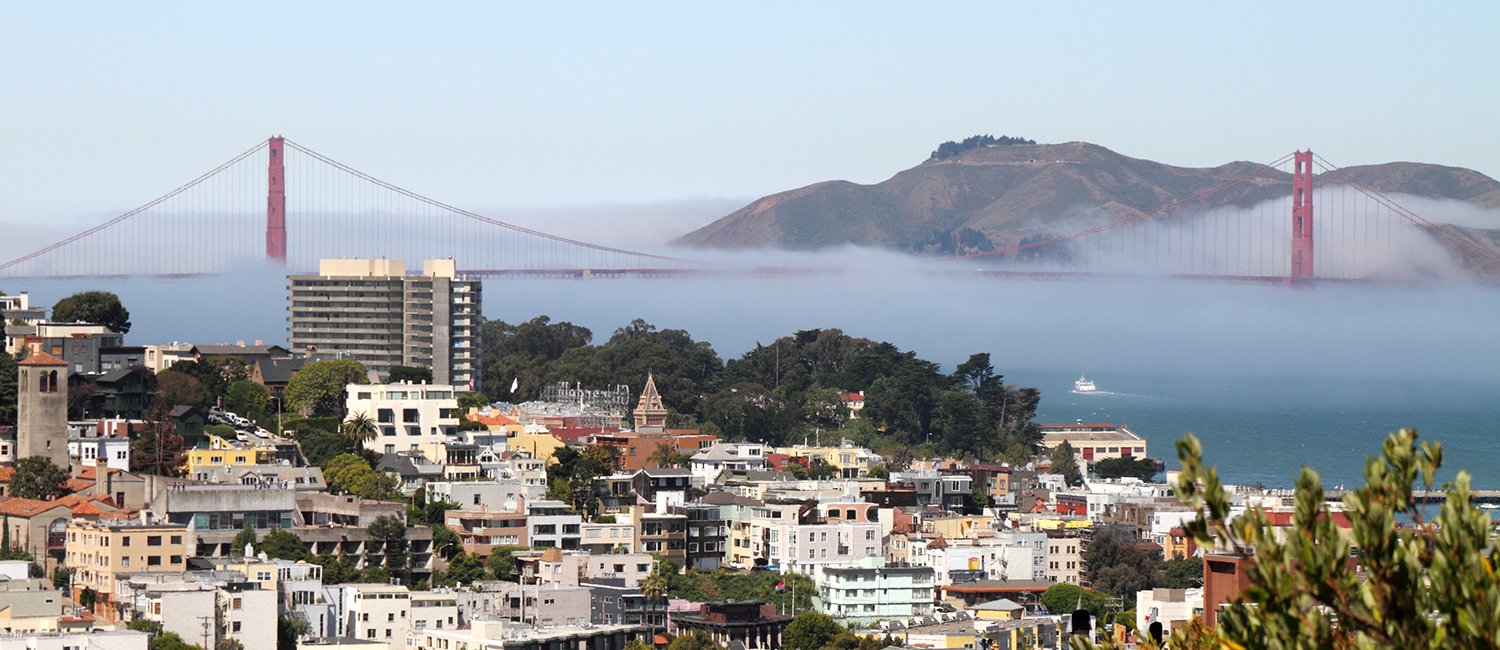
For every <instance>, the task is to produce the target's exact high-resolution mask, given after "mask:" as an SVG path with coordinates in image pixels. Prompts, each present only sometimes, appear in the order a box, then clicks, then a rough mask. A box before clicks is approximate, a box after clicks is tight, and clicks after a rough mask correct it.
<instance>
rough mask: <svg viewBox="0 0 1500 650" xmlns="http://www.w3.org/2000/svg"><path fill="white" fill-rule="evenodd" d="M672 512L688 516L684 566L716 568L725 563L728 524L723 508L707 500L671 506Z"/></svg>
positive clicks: (699, 569) (699, 568)
mask: <svg viewBox="0 0 1500 650" xmlns="http://www.w3.org/2000/svg"><path fill="white" fill-rule="evenodd" d="M672 512H674V513H676V514H681V515H685V516H686V517H687V536H686V542H687V553H686V554H685V557H684V564H683V566H685V567H686V568H689V569H697V570H698V571H714V570H717V569H718V568H719V565H721V564H723V563H724V555H725V551H726V550H727V547H728V544H729V527H728V522H726V521H724V515H723V511H722V509H721V508H720V507H719V506H717V505H712V504H706V503H685V504H682V505H680V506H675V507H673V508H672Z"/></svg>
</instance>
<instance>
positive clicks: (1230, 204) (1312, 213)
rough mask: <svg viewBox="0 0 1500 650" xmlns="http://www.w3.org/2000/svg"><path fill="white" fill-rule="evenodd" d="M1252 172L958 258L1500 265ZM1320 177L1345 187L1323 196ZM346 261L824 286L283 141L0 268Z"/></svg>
mask: <svg viewBox="0 0 1500 650" xmlns="http://www.w3.org/2000/svg"><path fill="white" fill-rule="evenodd" d="M1250 167H1251V168H1250V169H1248V170H1246V171H1244V173H1241V174H1238V175H1235V176H1230V177H1226V178H1218V179H1211V180H1208V181H1203V182H1202V186H1201V187H1198V188H1197V189H1196V190H1195V191H1193V192H1191V193H1189V194H1187V195H1186V196H1183V197H1180V198H1177V199H1175V200H1172V201H1170V202H1168V203H1166V204H1165V205H1163V206H1162V207H1160V208H1159V209H1156V210H1152V211H1150V212H1137V211H1127V213H1126V214H1124V215H1123V216H1118V217H1115V216H1111V217H1107V218H1103V219H1101V218H1097V217H1096V218H1095V222H1094V223H1087V222H1085V223H1079V224H1078V227H1077V228H1076V229H1075V230H1073V231H1072V232H1049V233H1045V234H1043V233H1038V234H1035V235H1033V236H1031V237H1028V238H1025V239H1021V240H1019V241H1016V242H1013V243H1010V244H1007V245H1001V246H998V247H996V248H994V249H993V250H985V251H970V252H966V253H964V254H961V255H959V256H958V257H959V259H961V260H968V261H972V262H974V264H973V265H971V266H974V267H975V268H973V269H971V270H972V272H974V273H978V274H981V275H987V276H993V277H1015V278H1041V279H1048V278H1077V277H1109V276H1120V275H1156V276H1166V277H1176V278H1194V279H1215V280H1228V281H1246V282H1271V283H1288V284H1299V283H1312V282H1319V281H1334V282H1358V281H1378V280H1382V279H1390V278H1392V277H1393V275H1394V274H1395V273H1396V272H1398V271H1399V270H1401V269H1403V268H1409V267H1411V266H1413V265H1415V264H1417V260H1430V259H1432V258H1433V256H1434V254H1437V255H1439V256H1452V255H1453V253H1452V251H1454V250H1458V251H1461V252H1462V253H1463V256H1468V257H1471V258H1475V259H1481V260H1484V261H1486V262H1487V263H1493V262H1496V254H1495V253H1494V251H1493V250H1491V249H1489V248H1487V247H1484V246H1482V245H1480V244H1477V243H1476V242H1474V241H1472V240H1470V239H1468V238H1467V237H1465V236H1463V235H1462V233H1460V232H1458V231H1457V230H1456V229H1454V228H1451V227H1447V226H1442V225H1439V224H1434V223H1432V222H1429V221H1428V220H1426V219H1423V218H1422V217H1421V216H1419V215H1417V214H1416V213H1414V212H1412V211H1411V210H1408V209H1406V208H1404V207H1402V206H1401V205H1399V204H1398V203H1396V202H1395V201H1394V200H1392V199H1391V197H1389V196H1387V195H1385V194H1383V193H1381V192H1380V191H1378V190H1376V189H1375V188H1372V187H1369V186H1368V185H1365V184H1363V183H1360V182H1358V181H1357V180H1355V179H1353V178H1338V177H1337V175H1336V172H1337V168H1336V167H1334V166H1333V165H1331V164H1329V163H1328V162H1327V161H1325V160H1323V159H1322V158H1321V157H1318V156H1315V155H1314V154H1313V153H1312V152H1311V151H1298V152H1295V153H1292V154H1288V155H1287V156H1284V157H1283V158H1281V159H1280V160H1277V161H1275V162H1272V163H1269V164H1266V165H1252V166H1250ZM1330 172H1334V173H1330ZM1320 174H1321V175H1322V177H1323V178H1325V179H1329V178H1332V179H1335V182H1332V183H1329V184H1326V185H1323V184H1321V183H1320V185H1322V186H1321V187H1319V188H1318V189H1317V191H1314V181H1315V179H1316V178H1317V177H1318V176H1319V175H1320ZM1266 197H1269V198H1266ZM703 254H707V253H704V252H695V253H694V255H695V256H697V255H703ZM341 257H342V258H349V257H361V258H396V259H405V260H407V261H409V262H415V261H417V260H421V259H432V258H453V259H454V260H455V261H457V262H458V264H459V267H460V270H461V271H462V272H464V273H466V274H469V275H477V276H481V277H503V278H622V277H639V278H666V277H684V276H712V275H757V274H760V275H773V274H796V273H806V272H812V271H814V269H809V268H792V267H778V266H755V267H751V266H743V265H736V264H732V263H726V262H722V261H713V260H705V259H695V258H690V257H688V256H686V255H684V256H678V255H667V254H661V253H654V252H644V251H636V250H628V249H624V248H618V247H613V246H609V245H605V244H601V243H597V242H588V241H582V240H579V239H574V238H569V237H563V236H559V235H556V234H551V233H547V232H543V231H541V230H536V229H533V228H527V227H523V226H519V225H516V224H512V223H508V222H505V221H501V220H498V219H494V218H491V217H488V216H485V215H482V214H478V213H476V212H472V211H470V210H466V209H464V208H460V207H457V206H454V205H450V204H448V203H445V202H443V201H439V200H437V199H433V198H430V197H428V196H425V195H422V194H419V193H417V192H414V191H411V190H409V189H406V188H404V187H401V186H399V185H396V184H394V183H390V182H387V181H385V180H381V179H379V178H376V177H374V176H371V175H369V174H366V173H364V172H362V171H359V170H358V169H355V168H353V167H351V166H349V165H346V164H344V163H341V162H339V161H337V160H335V159H333V158H331V157H329V156H326V155H323V154H321V153H318V152H317V151H314V150H313V149H310V148H308V147H306V146H303V145H301V144H298V143H296V142H293V141H291V140H287V139H285V138H283V137H280V136H276V137H272V138H269V139H268V140H265V141H263V142H259V143H257V144H256V145H255V146H254V147H251V148H250V149H248V150H246V151H244V152H242V153H240V154H239V155H237V156H234V157H233V158H230V159H229V160H228V161H226V162H224V163H223V164H220V165H218V166H217V167H214V168H213V169H210V170H208V171H207V172H205V173H203V174H202V175H201V176H198V177H197V178H194V179H193V180H191V181H189V182H187V183H185V184H183V185H180V186H178V187H177V188H175V189H173V190H172V191H170V192H167V193H166V194H163V195H161V196H159V197H157V198H155V199H153V200H151V201H148V202H147V203H145V204H143V205H141V206H140V207H137V208H135V209H133V210H130V211H128V212H125V213H123V214H120V215H118V216H115V217H113V218H111V219H109V220H107V221H104V222H103V223H100V224H97V225H95V226H93V227H91V228H88V229H86V230H84V231H82V232H79V233H77V234H75V235H73V236H71V237H68V238H66V239H62V240H60V241H56V242H53V243H50V244H46V245H41V246H38V247H37V248H35V249H34V250H33V251H32V252H30V253H27V254H25V255H22V256H20V257H17V258H15V259H12V260H9V261H5V262H3V263H0V277H6V278H92V277H134V276H147V277H190V276H199V275H213V274H219V273H225V272H228V271H230V270H231V269H232V268H233V267H234V266H235V265H236V264H242V263H245V262H248V261H252V260H258V259H263V260H270V261H273V262H275V263H278V264H281V265H284V266H285V267H286V269H287V270H288V272H290V273H307V272H311V271H313V270H314V269H316V268H317V264H318V260H320V259H325V258H341ZM981 262H982V263H981ZM1497 265H1500V263H1497ZM953 268H954V267H952V266H949V267H948V269H949V272H953V271H952V269H953Z"/></svg>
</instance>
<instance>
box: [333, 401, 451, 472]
mask: <svg viewBox="0 0 1500 650" xmlns="http://www.w3.org/2000/svg"><path fill="white" fill-rule="evenodd" d="M345 391H346V392H345V394H346V395H347V397H346V398H345V400H344V405H345V407H346V409H347V411H348V416H347V417H346V419H354V418H356V417H359V416H360V415H361V414H363V415H365V416H368V417H369V418H370V419H371V420H373V421H374V422H375V428H376V433H375V437H374V438H372V439H370V440H366V441H365V448H366V449H369V450H370V451H373V452H375V453H378V454H386V453H392V452H397V451H413V450H417V449H421V448H422V447H424V446H427V445H432V444H436V443H441V442H445V441H448V440H456V438H457V434H458V422H459V412H458V400H457V399H456V398H455V397H454V388H453V386H450V385H447V384H413V383H410V382H402V383H399V384H349V386H348V387H347V388H346V389H345ZM430 460H438V461H441V460H442V459H430Z"/></svg>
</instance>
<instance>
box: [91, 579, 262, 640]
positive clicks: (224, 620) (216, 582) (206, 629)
mask: <svg viewBox="0 0 1500 650" xmlns="http://www.w3.org/2000/svg"><path fill="white" fill-rule="evenodd" d="M260 587H261V585H260V584H259V583H256V582H251V581H246V580H245V579H244V576H243V575H242V574H239V573H235V572H225V573H223V574H219V573H212V572H190V573H186V574H178V573H141V574H136V575H134V576H130V577H128V578H123V579H121V580H120V581H119V582H117V583H116V586H115V593H114V594H113V596H114V598H113V601H114V602H115V603H116V604H117V608H118V610H119V612H120V618H121V619H122V620H124V619H135V618H142V619H145V620H148V621H154V622H157V623H161V625H162V629H163V630H164V631H167V632H175V633H176V634H177V635H179V636H181V637H182V638H183V639H184V640H186V641H188V642H190V643H191V642H194V641H196V642H198V643H199V644H200V645H208V646H212V647H219V643H220V642H221V641H223V640H225V639H233V640H235V641H238V642H239V643H240V645H241V646H242V647H244V648H245V650H276V639H275V638H274V636H273V635H269V634H265V633H264V629H265V626H266V625H267V624H268V623H269V622H270V621H275V620H276V615H277V602H276V601H277V593H276V591H275V590H272V589H262V588H260Z"/></svg>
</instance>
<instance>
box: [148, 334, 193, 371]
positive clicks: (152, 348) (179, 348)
mask: <svg viewBox="0 0 1500 650" xmlns="http://www.w3.org/2000/svg"><path fill="white" fill-rule="evenodd" d="M143 347H144V348H145V361H144V364H143V365H145V366H146V369H147V370H150V371H151V372H153V373H157V372H161V371H163V370H166V369H168V368H171V367H172V365H173V364H175V363H177V362H178V361H193V360H195V359H196V357H197V354H198V353H197V351H196V350H194V348H193V344H191V343H175V342H174V343H165V344H160V345H147V346H143Z"/></svg>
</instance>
